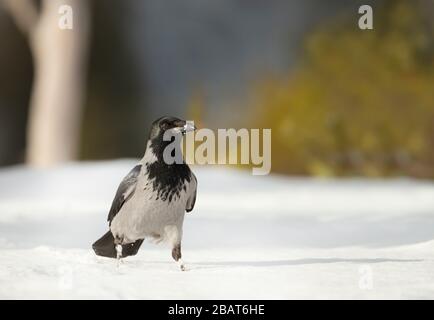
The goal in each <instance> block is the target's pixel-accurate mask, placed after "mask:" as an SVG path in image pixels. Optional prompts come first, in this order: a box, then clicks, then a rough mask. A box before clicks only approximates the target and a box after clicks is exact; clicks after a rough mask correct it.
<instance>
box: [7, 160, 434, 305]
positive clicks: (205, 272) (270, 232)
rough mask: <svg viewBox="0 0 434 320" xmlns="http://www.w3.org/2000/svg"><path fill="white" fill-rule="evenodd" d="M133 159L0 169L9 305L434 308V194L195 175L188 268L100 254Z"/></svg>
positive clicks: (396, 182) (432, 190)
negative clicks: (213, 302)
mask: <svg viewBox="0 0 434 320" xmlns="http://www.w3.org/2000/svg"><path fill="white" fill-rule="evenodd" d="M135 163H136V161H134V160H118V161H108V162H87V163H71V164H68V165H64V166H61V167H57V168H54V169H49V170H48V169H47V170H37V169H30V168H26V167H23V166H17V167H9V168H5V169H1V170H0V298H2V299H304V298H306V299H416V298H422V299H432V298H434V240H433V239H434V183H432V182H429V181H418V180H411V179H388V180H368V179H334V180H319V179H313V178H296V177H283V176H275V175H269V176H252V175H251V174H250V172H249V171H240V170H236V169H227V168H221V167H217V166H210V167H193V170H194V172H195V174H196V176H197V178H198V184H199V185H198V198H197V203H196V207H195V209H194V211H193V212H192V213H189V214H186V218H185V222H184V239H183V260H184V262H185V263H186V266H187V271H186V272H181V271H180V270H179V269H178V267H177V265H176V264H175V263H174V262H173V260H172V258H171V254H170V251H171V250H170V248H169V247H167V246H166V245H156V244H153V243H148V242H145V243H144V245H143V246H142V248H141V249H140V252H139V254H138V255H137V256H134V257H128V258H126V259H124V262H123V264H121V265H120V267H119V268H117V266H116V262H115V261H114V260H113V259H107V258H102V257H97V256H95V254H94V253H93V251H92V249H91V244H92V243H93V242H94V241H95V240H96V239H98V238H99V237H100V236H101V235H102V234H103V233H105V232H106V231H107V230H108V226H107V222H106V217H107V212H108V209H109V207H110V205H111V201H112V198H113V196H114V193H115V191H116V188H117V186H118V184H119V182H120V181H121V179H122V178H123V177H124V176H125V175H126V174H127V173H128V172H129V170H130V169H131V168H132V167H133V166H134V164H135Z"/></svg>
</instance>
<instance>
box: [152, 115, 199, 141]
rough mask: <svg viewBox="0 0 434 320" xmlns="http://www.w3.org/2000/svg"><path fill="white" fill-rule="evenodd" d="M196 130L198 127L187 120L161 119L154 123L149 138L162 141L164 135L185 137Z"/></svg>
mask: <svg viewBox="0 0 434 320" xmlns="http://www.w3.org/2000/svg"><path fill="white" fill-rule="evenodd" d="M193 130H196V127H195V126H194V125H192V124H190V123H187V122H186V121H185V120H181V119H178V118H176V117H161V118H159V119H157V120H155V121H154V122H153V123H152V127H151V133H150V136H149V138H150V139H151V140H154V139H158V140H160V139H162V138H163V135H164V133H166V132H168V133H170V134H171V135H177V134H181V135H185V134H186V133H187V132H189V131H193Z"/></svg>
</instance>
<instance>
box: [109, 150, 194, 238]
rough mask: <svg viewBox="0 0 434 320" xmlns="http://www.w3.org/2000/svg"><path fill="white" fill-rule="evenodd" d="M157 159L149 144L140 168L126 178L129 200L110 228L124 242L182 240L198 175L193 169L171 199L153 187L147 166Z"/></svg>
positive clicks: (126, 195)
mask: <svg viewBox="0 0 434 320" xmlns="http://www.w3.org/2000/svg"><path fill="white" fill-rule="evenodd" d="M153 161H157V159H156V158H155V157H154V155H153V153H152V148H151V147H150V146H149V145H148V147H147V151H146V153H145V156H144V157H143V159H142V160H141V162H140V164H141V167H140V170H137V172H135V173H134V172H133V174H132V175H131V174H130V175H128V176H127V177H126V178H125V179H124V181H123V182H122V183H123V184H124V189H125V192H124V193H123V194H122V196H123V198H124V199H126V201H125V203H123V205H122V207H121V208H120V210H119V212H118V213H117V214H116V215H115V216H114V217H113V218H112V220H111V224H110V230H111V232H112V234H113V236H114V238H115V239H119V240H120V241H119V243H120V244H127V243H132V242H135V241H136V240H138V239H144V238H151V239H155V240H157V241H168V242H169V243H170V244H172V245H177V244H179V243H181V240H182V227H183V222H184V215H185V211H186V210H188V211H189V210H190V209H192V206H193V205H194V201H195V197H196V186H197V182H196V178H195V177H194V175H193V173H191V175H192V178H191V179H190V182H187V181H185V182H184V183H185V188H181V191H180V192H179V195H176V196H174V197H173V198H172V200H171V201H170V202H168V201H167V199H166V200H163V199H162V198H161V197H158V193H157V192H156V191H155V190H153V186H152V183H151V180H150V179H149V172H148V169H147V164H149V163H152V162H153Z"/></svg>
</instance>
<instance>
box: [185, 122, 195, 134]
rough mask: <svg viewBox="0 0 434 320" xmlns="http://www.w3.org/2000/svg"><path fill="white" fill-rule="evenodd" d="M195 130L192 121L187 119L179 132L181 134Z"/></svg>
mask: <svg viewBox="0 0 434 320" xmlns="http://www.w3.org/2000/svg"><path fill="white" fill-rule="evenodd" d="M194 130H196V127H195V126H194V124H193V122H192V121H187V122H186V123H185V125H184V127H183V128H182V130H181V132H182V134H186V133H187V132H190V131H194Z"/></svg>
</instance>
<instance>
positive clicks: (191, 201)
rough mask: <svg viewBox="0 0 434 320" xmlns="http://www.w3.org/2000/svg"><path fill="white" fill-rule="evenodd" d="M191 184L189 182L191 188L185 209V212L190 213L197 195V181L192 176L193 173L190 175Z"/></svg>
mask: <svg viewBox="0 0 434 320" xmlns="http://www.w3.org/2000/svg"><path fill="white" fill-rule="evenodd" d="M191 177H192V179H191V182H190V186H191V188H190V189H191V191H190V197H189V198H188V200H187V206H186V208H185V210H186V211H187V212H191V211H192V210H193V208H194V205H195V203H196V195H197V179H196V176H195V175H194V174H193V172H192V173H191Z"/></svg>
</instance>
